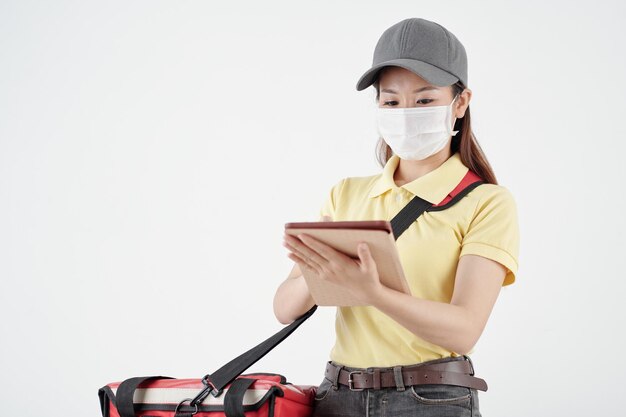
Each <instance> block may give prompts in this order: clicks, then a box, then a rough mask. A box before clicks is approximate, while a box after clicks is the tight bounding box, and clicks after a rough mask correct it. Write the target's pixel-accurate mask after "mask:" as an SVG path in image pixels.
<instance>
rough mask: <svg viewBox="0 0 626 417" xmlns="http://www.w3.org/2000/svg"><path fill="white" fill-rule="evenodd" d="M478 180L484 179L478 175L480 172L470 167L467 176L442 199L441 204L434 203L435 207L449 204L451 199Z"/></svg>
mask: <svg viewBox="0 0 626 417" xmlns="http://www.w3.org/2000/svg"><path fill="white" fill-rule="evenodd" d="M477 181H483V179H482V178H481V177H480V176H478V174H476V173H475V172H474V171H472V170H471V169H468V170H467V174H465V176H464V177H463V178H462V179H461V181H460V182H459V183H458V184H457V186H456V187H454V189H453V190H452V191H451V192H450V194H448V195H447V196H446V198H444V199H443V201H441V202H440V203H439V204H436V205H434V206H433V207H440V206H443V205H445V204H447V203H448V202H449V201H450V200H452V199H453V198H454V196H455V195H457V194H458V193H460V192H461V191H463V190H464V189H465V188H466V187H467V186H468V185H470V184H473V183H475V182H477Z"/></svg>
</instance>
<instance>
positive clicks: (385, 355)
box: [319, 152, 519, 368]
mask: <svg viewBox="0 0 626 417" xmlns="http://www.w3.org/2000/svg"><path fill="white" fill-rule="evenodd" d="M399 161H400V159H399V157H398V156H397V155H393V156H392V157H391V158H390V159H389V160H388V161H387V163H386V165H385V167H384V168H383V171H382V173H379V174H377V175H371V176H366V177H346V178H343V179H341V180H340V181H338V182H337V183H336V184H334V185H333V186H332V188H331V190H330V193H329V195H328V197H327V199H326V201H325V202H324V203H323V205H322V207H321V209H320V211H319V215H320V219H321V217H322V216H324V215H326V216H330V217H331V218H332V219H333V220H334V221H341V220H391V219H392V218H393V217H394V216H395V215H396V214H397V213H398V212H399V211H400V210H401V209H402V208H403V207H404V206H405V205H406V204H407V203H408V202H409V200H410V199H411V198H412V197H413V196H414V195H418V196H420V197H421V198H423V199H424V200H427V201H429V202H431V203H433V204H438V203H440V202H441V201H443V200H444V199H445V198H446V196H447V195H448V193H449V192H450V191H451V190H452V189H453V188H454V187H455V186H456V185H457V184H458V183H459V182H460V181H461V179H462V178H463V177H464V176H465V174H466V173H467V171H468V168H467V167H466V166H465V165H464V164H463V162H462V161H461V158H460V154H459V153H458V152H457V153H455V154H453V155H452V156H451V157H450V158H448V159H447V160H446V161H445V162H444V163H443V164H442V165H440V166H439V167H437V168H436V169H435V170H433V171H431V172H429V173H427V174H426V175H423V176H422V177H419V178H417V179H415V180H414V181H411V182H409V183H406V184H404V185H402V186H401V187H398V186H397V185H396V184H395V182H394V181H393V173H394V172H395V169H396V167H397V166H398V163H399ZM396 245H397V248H398V253H399V255H400V261H401V263H402V266H403V268H404V271H405V275H406V278H407V280H408V283H409V286H410V288H411V293H412V295H413V296H415V297H418V298H424V299H428V300H434V301H441V302H446V303H449V302H450V300H451V299H452V292H453V289H454V278H455V274H456V267H457V263H458V261H459V257H461V256H463V255H467V254H474V255H480V256H484V257H486V258H489V259H493V260H494V261H497V262H499V263H501V264H502V265H504V266H505V267H506V268H507V273H506V277H505V279H504V282H503V286H505V285H509V284H512V283H513V282H514V281H515V274H516V273H517V267H518V264H517V263H518V251H519V228H518V220H517V208H516V204H515V200H514V198H513V196H512V195H511V193H510V192H509V190H508V189H507V188H505V187H503V186H501V185H495V184H481V185H479V186H478V187H477V188H475V189H473V190H472V191H470V192H469V193H468V194H467V195H466V196H465V197H463V198H462V199H461V200H459V201H458V202H457V203H456V204H455V205H453V206H452V207H450V208H448V209H445V210H441V211H432V212H428V211H427V212H424V213H422V215H421V216H420V217H419V218H418V219H417V220H416V221H415V222H414V223H413V224H412V225H411V226H409V227H408V228H407V229H406V230H405V231H404V233H402V235H400V237H399V238H398V240H396ZM335 331H336V341H335V345H334V347H333V348H332V350H331V353H330V358H331V360H333V361H335V362H338V363H341V364H343V365H346V366H353V367H359V368H367V367H374V366H377V367H379V366H380V367H388V366H395V365H409V364H414V363H420V362H424V361H428V360H433V359H439V358H442V357H449V356H460V355H459V354H458V353H456V352H452V351H449V350H447V349H445V348H443V347H441V346H437V345H434V344H432V343H429V342H427V341H426V340H424V339H421V338H419V337H417V336H416V335H414V334H413V333H411V332H410V331H409V330H407V329H406V328H404V327H403V326H401V325H400V324H398V323H397V322H395V321H394V320H393V319H392V318H390V317H389V316H387V315H386V314H384V313H382V312H381V311H379V310H378V309H376V308H375V307H371V306H367V307H363V306H359V307H337V314H336V319H335ZM473 351H474V349H473V348H472V350H471V351H470V352H469V354H471V353H472V352H473Z"/></svg>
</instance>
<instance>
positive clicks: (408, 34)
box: [356, 17, 467, 91]
mask: <svg viewBox="0 0 626 417" xmlns="http://www.w3.org/2000/svg"><path fill="white" fill-rule="evenodd" d="M390 65H391V66H397V67H402V68H405V69H407V70H409V71H412V72H414V73H415V74H417V75H419V76H420V77H422V78H423V79H425V80H426V81H428V82H429V83H430V84H433V85H436V86H438V87H443V86H447V85H451V84H454V83H456V82H457V81H459V80H460V81H461V82H462V83H463V85H464V86H466V87H467V54H466V53H465V48H464V47H463V45H462V44H461V42H459V40H458V39H457V38H456V36H454V35H453V34H452V33H451V32H450V31H449V30H447V29H446V28H444V27H443V26H441V25H440V24H438V23H435V22H431V21H430V20H426V19H422V18H418V17H415V18H409V19H404V20H402V21H400V22H398V23H396V24H395V25H393V26H391V27H390V28H388V29H387V30H385V31H384V32H383V34H382V35H381V36H380V39H379V40H378V43H377V44H376V48H375V49H374V59H373V62H372V67H371V68H370V69H368V70H367V71H366V72H365V74H363V75H362V76H361V78H359V81H358V82H357V83H356V89H357V91H361V90H364V89H365V88H367V87H369V86H370V85H372V84H373V83H374V82H375V81H376V78H377V77H378V73H379V72H380V71H381V70H382V69H383V67H386V66H390Z"/></svg>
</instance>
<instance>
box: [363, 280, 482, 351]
mask: <svg viewBox="0 0 626 417" xmlns="http://www.w3.org/2000/svg"><path fill="white" fill-rule="evenodd" d="M372 305H373V306H374V307H376V308H377V309H379V310H380V311H382V312H383V313H385V314H386V315H388V316H389V317H391V318H392V319H394V320H395V321H396V322H398V323H399V324H400V325H402V326H403V327H405V328H407V329H408V330H409V331H411V332H412V333H413V334H415V335H417V336H418V337H420V338H422V339H424V340H426V341H428V342H430V343H433V344H435V345H438V346H441V347H444V348H446V349H449V350H450V351H452V352H455V353H458V354H465V353H467V352H468V351H469V350H470V349H471V348H472V347H473V346H474V344H475V342H476V340H475V338H476V337H477V336H476V335H475V334H476V332H475V328H474V327H475V326H474V325H473V323H472V319H471V315H470V314H469V311H467V310H466V309H465V308H463V307H461V306H457V305H454V304H449V303H443V302H439V301H432V300H426V299H422V298H416V297H413V296H410V295H408V294H404V293H401V292H398V291H395V290H392V289H390V288H388V287H384V286H381V288H380V290H379V291H378V293H377V295H376V297H374V298H373V301H372Z"/></svg>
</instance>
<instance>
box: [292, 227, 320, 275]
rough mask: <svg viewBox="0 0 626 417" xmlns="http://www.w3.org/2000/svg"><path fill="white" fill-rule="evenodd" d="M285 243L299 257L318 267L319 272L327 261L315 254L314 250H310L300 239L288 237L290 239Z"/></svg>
mask: <svg viewBox="0 0 626 417" xmlns="http://www.w3.org/2000/svg"><path fill="white" fill-rule="evenodd" d="M300 236H302V235H300ZM287 243H288V244H290V245H291V246H292V247H293V248H295V249H296V250H297V251H298V254H299V255H301V257H304V258H306V259H307V260H310V261H311V262H314V263H315V264H316V265H318V266H319V267H320V270H321V268H322V267H323V266H326V265H327V263H328V260H327V259H326V258H324V257H323V256H321V255H320V254H319V253H317V252H316V251H315V250H314V249H312V248H310V247H309V246H308V245H307V244H306V242H304V241H302V240H301V239H298V238H296V237H294V236H290V239H289V240H287Z"/></svg>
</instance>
